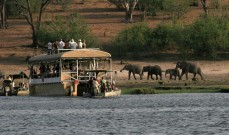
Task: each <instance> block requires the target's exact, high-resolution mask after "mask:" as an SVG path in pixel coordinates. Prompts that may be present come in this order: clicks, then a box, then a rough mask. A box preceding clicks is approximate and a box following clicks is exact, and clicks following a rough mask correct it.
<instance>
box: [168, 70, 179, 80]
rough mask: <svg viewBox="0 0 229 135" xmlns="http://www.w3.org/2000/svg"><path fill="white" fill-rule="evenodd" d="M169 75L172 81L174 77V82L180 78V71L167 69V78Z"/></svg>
mask: <svg viewBox="0 0 229 135" xmlns="http://www.w3.org/2000/svg"><path fill="white" fill-rule="evenodd" d="M167 74H169V75H170V76H169V79H170V80H172V79H173V76H174V77H175V78H174V80H176V78H177V77H178V78H179V77H180V71H179V70H178V69H166V70H165V77H166V75H167Z"/></svg>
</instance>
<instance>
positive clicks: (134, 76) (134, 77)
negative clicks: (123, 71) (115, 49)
mask: <svg viewBox="0 0 229 135" xmlns="http://www.w3.org/2000/svg"><path fill="white" fill-rule="evenodd" d="M133 76H134V79H135V80H137V79H136V77H135V73H134V72H133Z"/></svg>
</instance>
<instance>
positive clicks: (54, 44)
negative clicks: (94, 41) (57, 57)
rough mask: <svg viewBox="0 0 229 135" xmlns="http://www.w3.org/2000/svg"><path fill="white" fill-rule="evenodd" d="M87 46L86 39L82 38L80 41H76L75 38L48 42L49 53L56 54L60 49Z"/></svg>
mask: <svg viewBox="0 0 229 135" xmlns="http://www.w3.org/2000/svg"><path fill="white" fill-rule="evenodd" d="M86 46H87V45H86V41H85V40H83V41H82V40H81V39H79V40H78V42H75V40H74V39H71V40H69V41H67V40H66V41H65V40H62V39H61V40H59V41H50V42H48V44H47V48H48V54H56V53H58V49H84V48H86Z"/></svg>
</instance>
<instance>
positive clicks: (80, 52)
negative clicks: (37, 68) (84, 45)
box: [28, 49, 111, 64]
mask: <svg viewBox="0 0 229 135" xmlns="http://www.w3.org/2000/svg"><path fill="white" fill-rule="evenodd" d="M61 58H62V59H64V58H66V59H67V58H70V59H81V58H85V59H87V58H111V54H110V53H108V52H104V51H100V50H95V49H76V50H73V51H68V52H62V53H58V54H52V55H47V54H43V55H38V56H35V57H31V58H30V59H29V60H28V63H30V64H33V63H40V62H44V63H45V62H52V61H57V60H59V59H61Z"/></svg>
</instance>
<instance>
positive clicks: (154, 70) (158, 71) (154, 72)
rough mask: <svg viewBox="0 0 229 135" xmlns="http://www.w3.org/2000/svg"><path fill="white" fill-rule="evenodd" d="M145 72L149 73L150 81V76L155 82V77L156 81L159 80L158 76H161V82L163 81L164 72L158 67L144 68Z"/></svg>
mask: <svg viewBox="0 0 229 135" xmlns="http://www.w3.org/2000/svg"><path fill="white" fill-rule="evenodd" d="M143 72H148V76H147V80H149V76H151V79H152V80H154V78H153V75H156V79H157V80H158V76H160V80H162V70H161V67H160V66H158V65H155V66H145V67H143Z"/></svg>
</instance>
